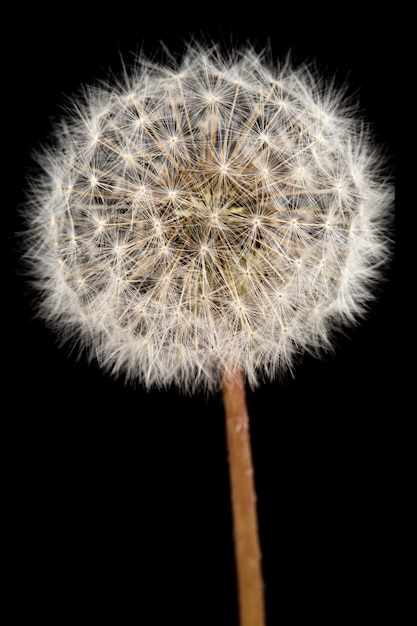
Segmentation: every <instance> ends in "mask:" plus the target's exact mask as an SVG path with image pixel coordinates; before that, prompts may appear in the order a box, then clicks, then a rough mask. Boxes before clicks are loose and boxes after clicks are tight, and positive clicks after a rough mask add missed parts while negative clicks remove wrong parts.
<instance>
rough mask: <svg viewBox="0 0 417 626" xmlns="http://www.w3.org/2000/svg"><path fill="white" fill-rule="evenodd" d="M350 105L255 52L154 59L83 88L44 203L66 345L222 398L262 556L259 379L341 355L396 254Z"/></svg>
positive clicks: (45, 279)
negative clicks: (256, 441) (254, 408)
mask: <svg viewBox="0 0 417 626" xmlns="http://www.w3.org/2000/svg"><path fill="white" fill-rule="evenodd" d="M344 95H345V94H344V92H343V91H340V90H337V89H335V88H334V87H333V86H331V85H325V84H324V83H323V82H322V81H321V80H320V79H319V78H318V76H317V74H316V72H315V71H314V70H312V69H311V68H309V67H307V66H302V67H300V68H295V67H293V65H292V64H291V62H290V59H289V58H287V59H286V60H285V62H283V63H282V64H279V65H275V66H274V65H272V63H271V62H267V61H266V58H265V57H263V56H262V55H260V54H258V53H256V52H255V51H254V50H253V49H251V48H250V47H247V48H245V49H243V50H241V51H240V52H238V51H234V52H231V53H229V54H228V55H222V53H221V52H220V51H219V49H217V48H216V47H213V48H211V49H208V48H207V47H205V46H198V45H195V44H193V45H192V46H190V47H189V48H188V50H187V52H186V54H185V55H184V56H183V58H182V60H180V61H178V63H171V64H167V65H162V64H158V63H156V62H151V61H149V60H147V59H145V58H143V57H140V58H138V59H137V60H136V61H135V63H134V64H133V66H132V67H131V68H129V71H126V72H125V74H124V77H123V79H122V80H121V81H119V82H115V83H110V82H109V83H108V84H104V85H103V84H102V85H101V86H95V87H94V88H92V87H90V88H88V89H85V90H84V92H83V93H82V94H81V95H79V96H78V98H77V99H76V100H75V102H74V104H75V106H74V107H73V109H72V112H68V113H67V114H66V116H65V118H64V119H63V121H62V122H61V124H60V125H59V126H58V127H57V129H56V131H57V132H56V141H55V143H54V145H52V146H50V147H48V148H46V149H45V150H44V151H43V152H42V153H41V154H40V155H39V162H40V164H41V166H42V173H41V174H40V176H39V178H38V179H37V180H35V181H34V183H33V186H32V192H31V197H30V202H29V203H28V207H27V216H28V221H29V227H28V232H29V236H28V246H27V259H28V261H29V264H30V268H31V274H32V276H33V277H34V279H35V283H36V286H37V288H38V289H39V291H40V294H41V298H40V312H41V314H42V316H43V317H44V318H45V320H47V321H48V322H49V323H50V324H52V325H53V326H54V327H55V328H56V329H57V331H58V332H59V333H60V334H61V336H62V337H63V338H64V339H66V340H69V341H75V340H76V341H78V342H79V343H80V344H81V345H82V346H83V348H84V349H85V350H86V351H87V352H88V353H89V355H90V356H92V357H94V358H95V359H96V360H97V361H98V362H99V364H100V365H101V366H102V367H103V368H104V369H106V370H107V371H109V372H111V374H113V375H115V376H119V375H120V376H124V377H125V379H126V380H127V381H132V382H135V381H138V382H140V383H141V384H143V385H145V386H146V387H148V388H150V387H153V386H157V387H165V386H169V385H176V386H177V387H178V388H179V389H181V390H182V391H185V392H193V391H194V390H196V389H201V388H203V389H205V390H207V391H210V392H215V391H219V390H221V389H223V393H224V399H225V408H226V414H227V418H228V425H229V426H228V433H229V445H230V465H231V479H232V492H233V498H234V503H235V504H236V507H237V508H236V509H235V525H236V526H235V532H236V534H237V535H239V533H242V537H244V538H245V540H244V544H245V545H246V546H248V545H249V544H250V541H252V540H250V539H248V537H252V539H253V538H254V537H255V536H256V533H257V529H256V516H255V515H254V509H255V505H254V497H253V485H251V484H250V481H251V477H249V478H248V481H249V483H248V485H249V486H248V485H246V486H242V484H243V483H244V480H243V479H242V475H243V474H245V475H246V474H248V475H249V474H251V461H250V454H249V446H248V433H247V415H246V412H245V407H244V391H243V380H245V381H246V382H247V384H248V385H250V386H251V387H255V386H256V385H257V384H258V381H259V380H264V379H272V378H274V377H276V376H277V375H278V374H280V373H282V372H284V371H286V370H288V369H289V368H293V367H294V364H295V362H296V360H297V358H298V357H299V356H300V355H302V354H303V353H305V352H310V353H313V354H320V353H321V351H322V350H323V349H328V348H329V347H331V345H332V338H333V336H334V331H335V330H337V329H338V328H340V327H341V326H343V325H346V324H352V323H353V322H355V321H356V320H357V319H358V318H360V317H361V316H363V315H364V313H365V312H366V307H367V304H368V303H369V301H370V299H371V298H372V294H373V286H374V284H375V282H376V281H377V280H378V278H379V277H380V273H381V266H382V265H383V263H384V261H385V260H386V257H387V251H388V247H387V238H386V221H387V220H386V216H387V210H388V208H389V205H390V203H391V187H390V185H389V183H388V182H387V181H386V180H385V179H384V170H383V161H382V159H381V157H380V153H379V152H378V150H377V149H376V148H375V146H374V144H373V142H372V138H371V136H370V132H369V130H368V129H367V127H366V126H365V125H364V124H363V123H362V122H361V121H360V120H359V118H358V116H357V114H356V110H355V108H354V107H353V106H352V105H351V104H345V103H344ZM245 442H246V443H245ZM242 445H243V446H245V445H246V453H245V454H246V457H247V458H246V461H247V463H248V465H247V466H245V465H244V466H239V465H236V463H239V461H237V460H236V459H242V453H241V452H242V450H241V448H242ZM236 446H237V447H236ZM243 456H244V455H243ZM236 467H238V468H239V469H237V470H236ZM246 470H248V471H246ZM245 490H246V491H245ZM239 491H240V492H242V493H243V492H245V493H246V495H248V494H249V496H248V498H249V499H246V501H244V502H243V504H242V500H239V496H238V495H236V494H238V493H239ZM250 494H252V495H250ZM243 499H244V498H243ZM238 500H239V501H238ZM235 501H236V502H235ZM242 507H243V508H242ZM242 522H243V523H242ZM239 525H240V526H242V525H243V528H239ZM248 526H250V528H249V530H248ZM245 542H246V543H245ZM240 543H241V542H240V541H239V538H238V537H237V540H236V545H238V544H240ZM252 543H253V545H252V548H250V549H249V552H250V551H251V550H252V552H250V553H249V554H245V555H243V556H242V554H238V553H237V560H238V575H239V581H240V586H241V587H240V590H241V602H242V603H243V604H241V613H242V616H243V617H242V620H244V619H246V620H247V621H246V622H245V621H242V624H252V625H256V626H258V624H259V625H260V624H262V623H263V622H262V619H263V617H262V614H263V608H262V598H261V596H262V588H261V587H262V584H261V577H260V573H259V560H260V555H259V547H258V546H257V544H256V539H255V540H254V542H252ZM248 562H249V563H250V565H249V566H248ZM251 563H252V564H254V565H253V568H252V569H254V571H255V570H256V571H255V574H251V571H250V569H251V567H252V565H251ZM248 572H249V573H248ZM254 589H255V591H253V590H254ZM245 590H246V591H245ZM245 598H246V600H247V601H246V600H245ZM245 602H246V604H245ZM253 607H255V608H253ZM245 616H246V617H245ZM248 616H249V617H248ZM251 616H252V617H251ZM256 620H258V621H256Z"/></svg>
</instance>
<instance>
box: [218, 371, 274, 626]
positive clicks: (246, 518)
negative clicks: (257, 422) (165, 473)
mask: <svg viewBox="0 0 417 626" xmlns="http://www.w3.org/2000/svg"><path fill="white" fill-rule="evenodd" d="M223 402H224V409H225V418H226V436H227V446H228V455H229V472H230V486H231V497H232V514H233V533H234V544H235V559H236V570H237V584H238V596H239V613H240V626H265V609H264V595H263V578H262V568H261V550H260V544H259V535H258V520H257V511H256V494H255V485H254V477H253V464H252V453H251V445H250V431H249V418H248V411H247V407H246V398H245V387H244V379H243V374H242V370H241V369H240V368H239V369H238V370H237V371H236V373H235V375H234V376H233V377H225V378H224V380H223Z"/></svg>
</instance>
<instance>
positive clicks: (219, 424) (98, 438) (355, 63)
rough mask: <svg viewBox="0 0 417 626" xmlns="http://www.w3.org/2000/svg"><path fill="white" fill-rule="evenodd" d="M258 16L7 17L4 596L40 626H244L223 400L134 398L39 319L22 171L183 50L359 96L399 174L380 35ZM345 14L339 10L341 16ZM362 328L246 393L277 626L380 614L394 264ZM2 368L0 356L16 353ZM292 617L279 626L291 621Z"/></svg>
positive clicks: (87, 13) (322, 18)
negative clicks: (57, 128) (132, 82)
mask: <svg viewBox="0 0 417 626" xmlns="http://www.w3.org/2000/svg"><path fill="white" fill-rule="evenodd" d="M310 6H311V9H307V10H306V9H305V8H303V6H302V5H301V6H298V5H296V4H294V5H293V6H291V7H290V8H288V5H287V7H286V8H284V7H281V6H279V5H276V4H275V3H274V5H273V8H271V5H270V4H268V3H267V4H265V3H263V4H262V3H259V5H255V6H253V7H252V6H251V5H249V4H246V5H243V4H241V5H239V6H237V7H234V6H233V5H230V4H227V3H223V4H220V5H219V6H216V5H215V4H213V3H210V4H203V3H200V4H199V5H198V6H197V5H194V6H193V7H192V8H188V7H187V6H186V5H183V4H175V3H171V4H170V5H169V8H166V7H164V5H161V4H159V3H153V4H151V5H150V6H147V7H146V8H145V7H144V5H143V4H142V3H134V4H132V5H129V4H127V5H126V4H125V3H118V4H115V5H112V6H111V5H104V4H103V3H101V4H97V5H93V4H88V3H85V4H84V5H81V6H77V5H75V4H73V3H72V4H71V5H68V6H66V7H63V6H61V5H56V6H55V5H51V8H50V9H44V10H42V9H39V7H37V8H33V9H27V8H25V9H23V8H22V10H21V11H20V10H17V9H15V10H14V11H13V12H12V13H11V14H10V15H11V17H9V21H8V22H7V21H6V23H5V24H4V25H3V29H4V30H5V31H7V32H8V34H9V39H8V43H7V46H6V49H5V51H4V53H3V54H4V58H5V59H6V61H7V62H6V63H5V68H4V71H3V81H4V84H5V91H6V93H7V97H5V98H4V105H5V107H6V115H5V117H4V120H7V122H5V126H4V129H3V141H5V145H4V144H3V148H4V147H5V146H7V148H6V149H7V153H8V154H10V158H8V159H6V162H5V163H3V165H2V171H3V175H4V177H5V178H4V180H3V183H4V188H3V189H5V190H6V192H7V193H6V196H5V197H3V202H2V210H3V215H6V224H7V227H6V231H5V232H6V246H5V250H6V265H7V272H6V281H7V282H6V285H7V287H6V291H5V293H4V299H3V307H2V308H3V313H4V316H5V318H6V324H5V326H4V329H7V332H5V334H4V350H5V352H6V354H5V358H4V362H5V363H6V374H5V376H4V377H3V383H4V390H5V394H4V396H5V397H4V402H3V420H4V423H5V424H6V426H7V427H8V435H7V437H6V438H5V442H6V443H5V447H6V449H5V452H6V453H8V458H9V459H10V461H8V463H7V471H6V484H7V485H9V487H10V489H9V490H10V502H11V504H10V506H9V507H8V511H9V515H8V518H9V521H10V522H11V529H12V531H13V532H12V534H11V536H10V537H11V538H10V546H11V548H12V551H13V560H12V564H11V566H10V567H11V569H10V577H9V582H10V583H11V591H12V590H13V591H14V592H15V591H16V590H18V591H19V594H18V599H17V600H16V602H15V603H14V606H15V613H16V616H19V615H22V614H23V612H24V611H27V610H29V612H30V614H31V615H32V616H33V617H39V618H42V620H41V621H42V622H43V623H45V624H49V623H50V624H62V623H67V622H68V623H78V622H79V621H81V619H83V620H84V621H86V622H88V623H90V622H94V623H101V621H103V620H104V619H107V620H108V621H109V622H110V623H114V624H146V625H148V624H149V625H152V626H153V625H156V624H158V625H159V624H167V625H168V624H171V623H175V624H176V623H178V624H181V625H184V626H185V625H187V626H188V625H189V624H190V625H191V624H192V625H195V626H198V625H200V624H201V625H205V624H213V625H219V626H222V625H223V624H224V625H225V626H237V624H238V621H237V620H238V618H237V601H236V583H235V573H234V560H233V540H232V520H231V511H230V502H229V485H228V468H227V452H226V442H225V434H224V417H223V407H222V402H221V398H220V397H217V396H212V397H210V398H206V397H204V396H196V397H192V398H190V397H182V396H181V395H180V394H178V393H177V392H175V391H168V392H167V391H164V392H157V391H155V392H151V393H148V392H146V391H145V390H143V389H141V388H137V389H132V388H128V387H125V386H124V384H123V382H121V381H114V380H112V379H110V378H108V377H107V375H105V374H102V373H101V372H100V371H99V369H98V368H97V367H96V366H95V364H87V363H85V361H84V360H83V359H82V358H81V359H80V360H77V358H76V355H75V354H69V351H68V350H67V349H60V348H58V347H57V345H56V341H55V337H54V335H53V334H52V333H51V332H50V331H49V330H48V329H46V328H45V327H44V325H43V323H42V322H41V321H39V320H36V319H34V318H33V312H32V305H31V298H30V294H29V292H28V288H27V285H26V283H25V281H24V279H23V278H22V276H21V275H20V273H19V256H20V249H19V245H20V244H19V241H18V239H16V238H15V237H14V233H16V232H17V231H19V229H20V228H21V227H22V224H21V222H20V221H19V217H18V209H19V207H20V206H21V205H22V203H24V198H25V195H24V194H25V188H26V186H27V178H28V176H30V167H31V156H30V155H31V151H32V150H33V149H36V148H37V147H38V146H39V144H40V143H42V142H43V141H44V139H45V137H46V135H47V133H48V132H49V129H50V126H51V123H52V120H53V119H54V118H56V117H59V115H60V111H61V106H62V105H63V104H64V103H65V102H66V97H67V96H69V95H71V94H72V93H74V92H75V91H76V90H77V89H78V88H79V86H80V85H81V84H85V83H89V82H91V81H93V80H94V79H95V78H101V77H104V76H106V74H107V70H108V68H109V67H112V68H116V69H117V68H118V67H120V55H122V56H124V57H127V58H129V55H130V54H131V53H133V52H135V51H136V50H138V49H142V50H143V51H145V52H146V53H149V54H154V55H155V56H156V57H158V54H159V52H160V45H159V41H160V40H162V41H163V43H164V44H165V45H166V46H167V47H168V48H170V49H172V50H174V51H176V52H181V51H182V49H183V42H186V41H188V40H189V38H190V36H191V35H194V36H195V37H196V38H197V39H200V38H202V37H203V38H204V39H208V40H210V39H211V38H212V39H214V40H216V41H220V42H223V43H224V44H226V45H228V44H229V42H230V41H234V42H235V43H237V44H242V43H245V42H246V41H247V40H249V41H250V42H251V43H253V44H254V45H255V46H258V47H259V48H262V47H264V46H265V44H269V45H270V46H271V49H272V52H273V54H274V56H275V57H280V56H282V55H285V54H286V53H287V51H288V49H289V48H291V49H292V51H293V55H294V58H295V59H296V60H298V61H303V60H305V59H309V58H314V59H316V60H317V62H318V63H319V64H320V65H321V66H322V67H323V68H324V69H323V71H324V72H325V73H326V74H328V75H334V74H336V75H337V77H338V80H339V81H340V82H343V81H344V80H345V79H347V81H348V84H349V92H350V93H351V94H357V95H358V96H359V97H360V102H361V106H362V108H363V115H364V117H365V118H366V119H367V120H369V121H370V122H371V123H372V124H373V128H374V133H375V136H376V138H377V140H378V141H379V142H380V143H381V144H382V145H383V146H384V149H385V151H386V152H387V154H388V155H391V160H393V156H392V155H393V153H394V139H393V121H392V99H391V96H390V92H389V89H388V88H387V76H389V75H392V73H393V69H394V64H395V60H394V58H393V49H394V45H393V33H392V26H391V24H390V23H389V18H383V17H381V15H375V14H373V15H370V16H369V17H366V16H364V14H363V12H360V10H359V8H357V9H356V8H355V7H354V6H353V5H352V4H351V3H349V5H345V6H344V7H343V9H339V8H338V9H325V8H324V6H322V5H315V4H313V3H311V5H310ZM334 6H335V7H339V4H335V5H334ZM386 278H387V281H386V283H385V284H384V285H383V286H382V289H381V293H380V296H379V298H378V299H377V301H376V302H375V303H374V304H373V305H372V308H371V311H370V313H369V315H368V316H367V318H366V320H364V321H363V322H362V323H361V324H360V325H358V326H357V327H355V328H352V329H349V330H348V331H347V332H346V334H345V335H341V336H339V338H338V342H337V349H336V351H335V353H334V354H333V355H329V356H328V357H327V358H326V359H324V360H322V361H318V360H314V359H312V358H306V359H304V361H303V362H302V363H301V364H300V365H299V366H298V367H297V369H296V371H295V374H294V377H291V376H288V378H286V379H285V380H283V381H277V382H276V383H268V384H264V385H262V386H261V387H260V388H259V389H258V390H256V391H255V392H248V395H247V399H248V406H249V412H250V426H251V434H252V446H253V457H254V465H255V479H256V487H257V493H258V511H259V525H260V537H261V545H262V550H263V564H264V577H265V585H266V607H267V616H268V621H267V626H274V625H276V624H299V623H303V622H304V620H305V619H306V617H307V618H308V619H313V618H314V619H316V620H317V621H318V622H319V623H328V624H339V623H343V620H344V619H347V620H348V621H350V623H356V619H354V617H355V615H356V614H357V612H358V610H359V606H360V603H361V602H362V603H363V604H362V608H361V616H362V618H363V621H369V620H368V617H369V616H370V615H373V614H374V611H375V607H379V610H380V609H381V608H382V609H383V608H384V607H385V606H386V602H387V599H386V597H385V596H384V593H383V591H382V589H383V585H384V581H385V578H386V576H387V574H388V572H387V569H388V568H387V558H388V555H387V549H386V548H385V549H384V545H385V537H386V535H387V532H389V529H388V527H387V521H386V519H387V508H388V504H387V502H389V498H390V494H391V493H392V490H393V488H394V485H393V473H392V472H393V467H392V464H393V461H392V458H393V455H394V453H395V450H394V448H395V443H394V441H393V440H392V438H391V433H392V430H393V420H394V415H393V413H392V411H390V410H388V411H387V407H388V406H389V405H390V403H392V402H393V401H394V397H395V394H396V392H397V389H396V385H395V382H394V381H395V378H396V371H395V370H396V366H395V365H394V349H395V346H394V344H395V336H396V330H395V323H394V319H393V315H394V304H393V303H394V293H393V292H394V264H392V265H391V267H390V269H389V270H387V272H386ZM3 354H4V353H3ZM284 616H285V617H284Z"/></svg>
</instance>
